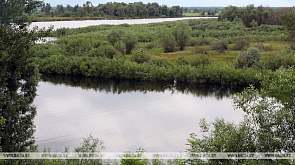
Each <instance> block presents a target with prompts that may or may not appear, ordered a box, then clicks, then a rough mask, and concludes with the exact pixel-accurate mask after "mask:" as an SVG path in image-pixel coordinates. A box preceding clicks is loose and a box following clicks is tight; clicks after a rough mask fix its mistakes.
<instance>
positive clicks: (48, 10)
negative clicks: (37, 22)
mask: <svg viewBox="0 0 295 165" xmlns="http://www.w3.org/2000/svg"><path fill="white" fill-rule="evenodd" d="M51 9H52V7H51V6H50V3H46V4H45V6H43V7H42V8H41V11H42V12H45V13H46V15H49V14H50V11H51Z"/></svg>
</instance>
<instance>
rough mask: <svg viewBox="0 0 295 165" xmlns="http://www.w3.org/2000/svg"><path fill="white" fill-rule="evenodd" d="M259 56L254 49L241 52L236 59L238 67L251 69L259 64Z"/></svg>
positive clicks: (257, 51) (257, 50)
mask: <svg viewBox="0 0 295 165" xmlns="http://www.w3.org/2000/svg"><path fill="white" fill-rule="evenodd" d="M260 58H261V54H260V52H259V49H257V48H256V47H250V48H249V49H247V51H243V52H241V53H240V54H239V56H238V57H237V66H238V67H252V66H253V65H254V64H255V63H257V62H259V60H260Z"/></svg>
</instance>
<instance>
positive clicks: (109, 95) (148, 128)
mask: <svg viewBox="0 0 295 165" xmlns="http://www.w3.org/2000/svg"><path fill="white" fill-rule="evenodd" d="M241 90H242V88H240V89H237V88H229V87H224V86H215V85H196V84H179V83H169V82H142V81H127V80H109V79H98V78H82V77H67V76H48V75H47V76H46V75H43V76H42V80H41V81H40V82H39V86H38V91H37V94H38V96H37V97H36V99H35V101H34V105H36V107H37V116H36V118H35V125H36V133H35V138H36V144H38V145H39V148H40V149H41V150H42V149H43V148H47V147H50V148H51V150H52V151H64V147H66V146H68V147H70V150H73V149H74V147H77V146H79V145H80V143H81V142H82V140H83V137H84V138H85V137H87V136H88V135H89V134H91V135H92V136H94V137H96V138H99V139H100V140H102V141H103V142H104V146H105V150H104V151H108V152H123V151H135V150H136V149H137V148H139V147H142V148H144V149H146V150H147V151H148V152H179V151H185V150H186V149H187V148H188V146H186V143H187V140H186V139H188V138H189V134H190V133H196V134H197V135H200V137H201V136H202V133H200V132H199V131H200V129H199V125H198V123H199V121H200V119H201V118H206V120H207V121H209V122H213V121H214V120H215V119H216V118H217V117H218V118H224V119H225V120H226V121H232V122H235V123H238V122H239V121H241V120H242V118H243V115H244V113H243V112H242V111H241V110H234V108H233V106H232V99H231V96H232V95H233V94H234V93H236V92H240V91H241Z"/></svg>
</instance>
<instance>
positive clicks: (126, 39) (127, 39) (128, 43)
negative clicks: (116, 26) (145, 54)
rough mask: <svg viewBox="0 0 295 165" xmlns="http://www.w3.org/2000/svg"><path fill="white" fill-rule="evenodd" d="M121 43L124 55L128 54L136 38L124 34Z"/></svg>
mask: <svg viewBox="0 0 295 165" xmlns="http://www.w3.org/2000/svg"><path fill="white" fill-rule="evenodd" d="M122 42H123V43H124V44H125V47H126V54H130V53H131V51H132V49H133V48H134V46H135V44H137V42H138V38H137V36H135V35H133V34H131V33H130V32H126V33H124V35H123V36H122Z"/></svg>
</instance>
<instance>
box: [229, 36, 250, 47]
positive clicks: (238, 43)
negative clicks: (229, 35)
mask: <svg viewBox="0 0 295 165" xmlns="http://www.w3.org/2000/svg"><path fill="white" fill-rule="evenodd" d="M249 44H250V41H249V40H247V39H245V38H243V37H237V38H235V39H234V45H233V50H243V49H244V47H247V46H249Z"/></svg>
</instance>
